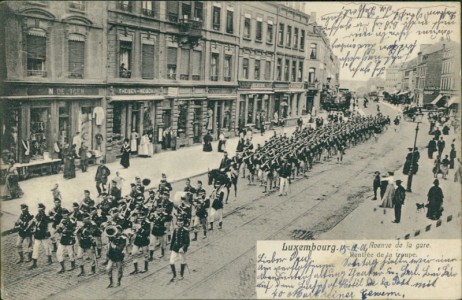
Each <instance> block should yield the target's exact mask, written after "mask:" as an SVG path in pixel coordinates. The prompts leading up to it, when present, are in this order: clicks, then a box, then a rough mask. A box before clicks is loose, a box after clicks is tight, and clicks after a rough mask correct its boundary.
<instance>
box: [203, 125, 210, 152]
mask: <svg viewBox="0 0 462 300" xmlns="http://www.w3.org/2000/svg"><path fill="white" fill-rule="evenodd" d="M212 141H213V137H212V135H211V134H210V130H207V134H206V135H204V146H203V147H202V150H203V151H204V152H212Z"/></svg>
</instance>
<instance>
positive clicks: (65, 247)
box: [56, 209, 77, 274]
mask: <svg viewBox="0 0 462 300" xmlns="http://www.w3.org/2000/svg"><path fill="white" fill-rule="evenodd" d="M62 214H63V219H62V220H61V223H60V224H59V225H58V226H57V227H56V231H57V232H58V233H61V240H60V241H59V245H58V251H56V258H57V259H58V261H59V263H60V264H61V269H60V270H59V271H58V274H61V273H64V271H65V268H64V251H66V252H67V254H68V255H69V260H70V261H71V268H70V269H69V271H72V270H74V269H75V258H74V244H75V229H76V226H77V224H76V222H75V221H74V220H73V219H71V218H70V215H69V211H68V210H67V209H63V211H62Z"/></svg>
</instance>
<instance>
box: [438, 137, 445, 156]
mask: <svg viewBox="0 0 462 300" xmlns="http://www.w3.org/2000/svg"><path fill="white" fill-rule="evenodd" d="M445 145H446V142H445V141H444V139H443V137H441V138H440V140H439V141H438V143H437V146H438V155H439V156H440V157H441V156H442V154H443V151H444V147H445Z"/></svg>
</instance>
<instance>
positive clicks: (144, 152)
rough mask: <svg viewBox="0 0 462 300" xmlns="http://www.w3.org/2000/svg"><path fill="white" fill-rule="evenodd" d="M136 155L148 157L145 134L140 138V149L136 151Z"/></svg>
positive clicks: (147, 141) (147, 143)
mask: <svg viewBox="0 0 462 300" xmlns="http://www.w3.org/2000/svg"><path fill="white" fill-rule="evenodd" d="M138 155H143V156H149V137H148V135H147V134H144V135H143V136H142V137H141V141H140V149H139V150H138Z"/></svg>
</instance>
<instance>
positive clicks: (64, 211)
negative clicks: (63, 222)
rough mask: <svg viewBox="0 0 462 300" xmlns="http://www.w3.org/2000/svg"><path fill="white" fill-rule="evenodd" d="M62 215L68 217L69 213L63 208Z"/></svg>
mask: <svg viewBox="0 0 462 300" xmlns="http://www.w3.org/2000/svg"><path fill="white" fill-rule="evenodd" d="M61 214H62V215H68V214H69V211H68V210H67V209H66V208H63V210H62V211H61Z"/></svg>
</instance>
